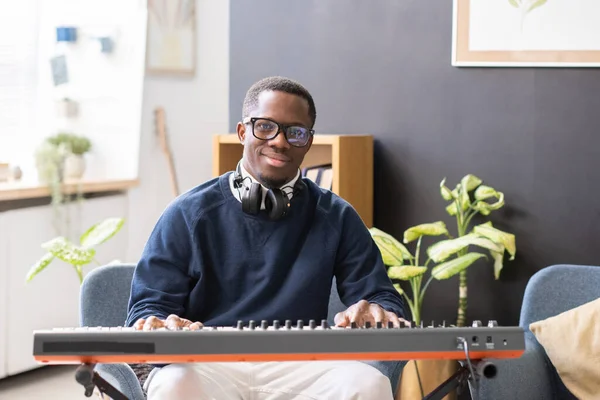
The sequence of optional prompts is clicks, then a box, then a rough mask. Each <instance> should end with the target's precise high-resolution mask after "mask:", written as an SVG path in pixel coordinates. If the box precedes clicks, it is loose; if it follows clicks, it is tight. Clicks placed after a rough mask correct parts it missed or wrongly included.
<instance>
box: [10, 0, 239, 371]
mask: <svg viewBox="0 0 600 400" xmlns="http://www.w3.org/2000/svg"><path fill="white" fill-rule="evenodd" d="M197 11H198V12H197V26H198V40H197V43H198V52H197V57H198V62H197V73H196V76H195V78H193V79H184V78H173V77H146V78H145V81H144V95H143V106H142V110H141V115H142V119H141V121H140V122H141V136H140V146H139V154H140V159H139V178H140V186H139V187H137V188H135V189H133V190H131V191H130V192H129V193H128V194H127V195H124V196H116V197H108V198H101V199H97V200H88V201H86V203H85V205H84V207H83V210H82V212H81V214H80V218H78V219H77V220H76V227H74V228H76V229H77V230H79V231H81V229H86V228H87V227H89V226H90V225H91V224H93V223H95V222H97V221H99V220H100V219H102V218H104V217H108V216H122V215H123V216H126V217H127V220H126V225H125V227H124V229H123V231H121V232H120V233H119V234H118V235H119V237H118V238H117V237H115V238H114V239H113V240H111V241H110V242H109V243H107V244H106V246H105V245H103V246H102V249H99V254H98V259H99V260H100V261H102V262H104V261H107V262H108V261H111V260H112V259H115V258H116V259H120V260H122V261H129V262H135V261H137V259H138V258H139V255H140V252H141V250H142V248H143V246H144V244H145V242H146V240H147V238H148V235H149V234H150V231H151V230H152V228H153V227H154V224H155V222H156V219H157V218H158V216H159V215H160V213H161V212H162V211H163V209H164V208H165V206H166V205H167V204H168V203H169V202H170V201H171V200H172V199H173V197H172V195H171V188H170V182H169V174H168V169H167V164H166V161H165V158H164V156H163V154H162V153H161V149H160V145H159V142H158V138H157V136H156V135H155V131H154V126H153V122H154V117H153V110H154V107H156V106H158V105H160V106H163V107H164V108H165V109H166V113H167V123H168V129H169V135H170V139H171V146H172V150H173V153H174V157H175V162H176V168H177V172H178V177H179V186H180V190H181V191H182V192H183V191H186V190H188V189H190V188H192V187H194V186H196V185H198V184H200V183H202V182H204V181H206V180H207V179H210V178H211V174H212V135H213V134H216V133H227V131H228V112H229V111H228V106H229V99H228V93H229V0H198V9H197ZM133 156H135V154H134V155H133ZM51 218H52V213H51V209H50V207H48V206H47V207H36V208H31V209H22V210H16V211H9V212H7V213H0V224H1V226H0V378H2V377H3V376H4V375H5V374H15V373H19V372H22V371H25V370H27V369H30V368H34V367H35V366H36V364H35V363H34V362H33V359H32V357H31V343H32V341H31V333H32V330H33V329H38V328H52V327H61V326H76V325H77V324H78V323H79V322H78V301H77V296H78V293H77V290H78V284H77V282H76V278H75V273H74V272H73V271H72V270H70V269H69V267H68V266H65V265H60V263H56V264H53V265H51V266H50V267H48V268H49V269H48V270H47V271H44V272H43V273H42V274H40V275H39V276H38V277H36V279H35V280H34V281H33V282H31V283H30V284H28V285H25V284H24V278H25V274H26V273H27V270H28V268H29V266H30V265H31V263H33V262H35V260H36V259H37V257H39V256H40V255H41V249H40V247H39V245H40V244H41V243H42V242H43V241H46V240H48V239H49V238H51V237H53V236H54V232H52V230H51V229H50V228H49V224H50V222H51ZM47 225H48V226H47ZM7 227H11V228H10V229H8V228H7ZM61 267H65V268H61ZM88 271H89V269H88ZM51 295H54V296H55V297H54V298H53V300H49V299H50V297H51ZM24 316H26V318H25V319H26V320H27V321H28V322H27V323H25V324H23V323H21V322H19V321H21V320H22V319H23V318H24Z"/></svg>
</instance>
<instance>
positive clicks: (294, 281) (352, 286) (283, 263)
mask: <svg viewBox="0 0 600 400" xmlns="http://www.w3.org/2000/svg"><path fill="white" fill-rule="evenodd" d="M229 175H230V173H227V174H224V175H222V176H220V177H218V178H214V179H212V180H210V181H208V182H206V183H204V184H201V185H199V186H197V187H195V188H194V189H191V190H190V191H188V192H186V193H185V194H183V195H181V196H179V197H178V198H177V199H175V200H174V201H173V202H172V203H171V204H169V205H168V207H167V208H166V209H165V211H164V212H163V214H162V215H161V217H160V218H159V220H158V222H157V224H156V226H155V227H154V229H153V231H152V233H151V235H150V237H149V239H148V241H147V243H146V246H145V248H144V250H143V253H142V256H141V259H140V260H139V263H138V264H137V267H136V269H135V273H134V276H133V281H132V286H131V297H130V300H129V310H128V315H127V320H126V326H132V325H133V324H134V323H135V321H136V320H138V319H139V318H147V317H149V316H152V315H154V316H157V317H159V318H161V319H164V318H166V317H167V316H169V315H170V314H176V315H178V316H180V317H182V318H187V319H189V320H191V321H192V322H195V321H199V322H202V323H203V324H205V325H208V326H231V325H233V324H235V323H236V322H237V321H238V320H242V321H249V320H256V321H260V320H268V321H273V320H280V321H283V320H287V319H289V320H292V321H296V320H299V319H302V320H304V321H305V322H308V320H310V319H315V320H321V319H326V318H327V312H328V303H329V295H330V291H331V285H332V278H333V277H334V276H335V277H336V282H337V289H338V293H339V295H340V299H341V300H342V302H343V303H344V304H345V305H346V306H350V305H352V304H354V303H356V302H358V301H359V300H362V299H365V300H367V301H369V302H373V303H377V304H379V305H380V306H381V307H383V308H384V309H386V310H389V311H393V312H395V313H396V314H397V315H398V316H399V317H403V318H404V317H405V313H404V310H405V309H404V301H403V299H402V297H401V296H400V295H399V294H398V292H397V291H396V290H395V288H394V287H393V285H392V282H391V281H390V279H389V278H388V276H387V274H386V271H385V267H384V265H383V262H382V258H381V255H380V253H379V250H378V248H377V246H376V244H375V243H374V241H373V239H372V238H371V235H370V234H369V231H368V230H367V228H366V226H365V225H364V223H363V221H362V220H361V219H360V217H359V215H358V214H357V212H356V211H355V210H354V209H353V208H352V207H351V206H350V205H349V204H348V203H347V202H346V201H344V200H343V199H341V198H340V197H339V196H337V195H335V194H334V193H332V192H330V191H327V190H323V189H321V188H319V187H318V186H317V185H316V184H315V183H314V182H312V181H310V180H308V179H303V181H304V182H305V183H306V188H305V189H304V190H303V191H302V192H300V193H299V194H296V195H295V196H294V197H293V198H292V200H291V208H290V211H289V213H288V215H287V216H286V217H284V218H283V219H281V220H279V221H271V220H269V219H268V218H267V216H266V213H265V212H264V211H261V213H260V214H259V215H256V216H253V215H248V214H245V213H244V212H243V211H242V208H241V204H240V202H239V201H238V200H237V199H236V198H235V197H234V196H233V194H232V192H231V190H230V187H229Z"/></svg>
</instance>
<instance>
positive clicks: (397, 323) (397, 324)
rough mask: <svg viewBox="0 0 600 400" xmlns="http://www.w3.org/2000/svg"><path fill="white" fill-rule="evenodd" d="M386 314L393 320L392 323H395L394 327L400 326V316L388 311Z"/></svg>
mask: <svg viewBox="0 0 600 400" xmlns="http://www.w3.org/2000/svg"><path fill="white" fill-rule="evenodd" d="M385 314H386V316H387V319H388V321H391V322H392V324H393V325H394V328H399V327H400V319H399V318H398V316H397V315H396V314H395V313H393V312H389V311H388V312H386V313H385Z"/></svg>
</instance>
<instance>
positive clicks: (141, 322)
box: [133, 318, 146, 331]
mask: <svg viewBox="0 0 600 400" xmlns="http://www.w3.org/2000/svg"><path fill="white" fill-rule="evenodd" d="M145 323H146V319H145V318H140V319H138V320H137V321H135V324H133V329H136V330H138V331H139V330H141V329H142V328H143V327H144V324H145Z"/></svg>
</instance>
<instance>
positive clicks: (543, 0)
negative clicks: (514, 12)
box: [527, 0, 547, 13]
mask: <svg viewBox="0 0 600 400" xmlns="http://www.w3.org/2000/svg"><path fill="white" fill-rule="evenodd" d="M546 1H547V0H537V1H534V2H533V3H532V4H530V5H529V8H528V9H527V12H528V13H529V12H532V11H533V10H535V9H536V8H538V7H540V6H543V5H544V4H546Z"/></svg>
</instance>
